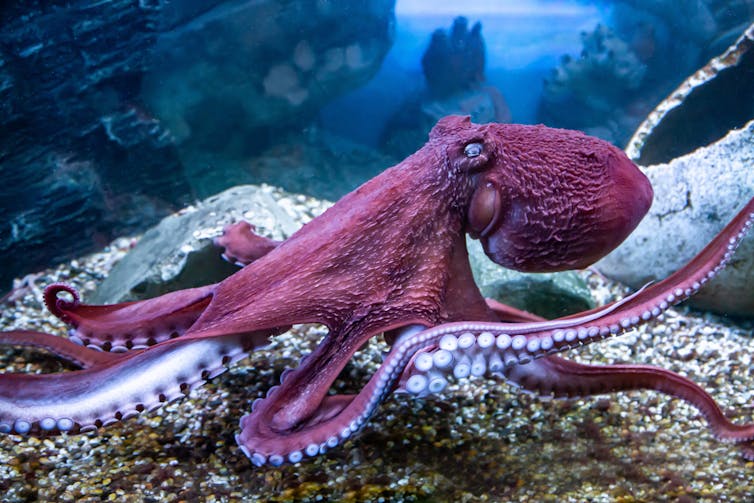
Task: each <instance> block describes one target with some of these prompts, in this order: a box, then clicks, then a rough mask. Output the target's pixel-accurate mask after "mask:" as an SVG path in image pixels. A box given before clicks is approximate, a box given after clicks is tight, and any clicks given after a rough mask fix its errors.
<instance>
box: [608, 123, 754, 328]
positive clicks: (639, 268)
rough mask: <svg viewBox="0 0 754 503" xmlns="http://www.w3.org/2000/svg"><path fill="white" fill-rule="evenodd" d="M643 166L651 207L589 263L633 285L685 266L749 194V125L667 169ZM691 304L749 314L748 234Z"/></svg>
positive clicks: (753, 284) (752, 273)
mask: <svg viewBox="0 0 754 503" xmlns="http://www.w3.org/2000/svg"><path fill="white" fill-rule="evenodd" d="M643 169H644V172H645V173H646V174H647V176H648V177H649V179H650V180H651V182H652V186H653V187H654V190H655V198H654V202H653V204H652V208H651V209H650V210H649V214H648V215H647V216H646V217H645V218H644V220H643V221H642V222H641V224H639V227H638V228H637V229H636V230H635V231H634V232H633V233H632V234H631V236H629V238H628V239H627V240H626V241H625V243H623V244H622V245H621V246H620V247H619V248H618V249H617V250H615V251H614V252H613V253H611V254H610V255H609V256H608V257H606V258H605V259H603V260H602V261H600V262H599V263H598V264H597V267H598V268H599V269H600V271H602V272H603V273H604V274H606V275H608V276H610V277H612V278H615V279H618V280H620V281H622V282H625V283H627V284H629V285H631V286H632V287H635V288H636V287H639V286H641V285H643V284H645V283H646V282H647V281H650V280H658V279H663V278H665V277H667V276H668V275H670V274H671V273H672V272H673V271H675V270H676V269H678V268H680V267H681V266H682V265H684V264H685V263H686V262H688V261H689V260H690V259H691V258H692V257H693V256H694V255H695V254H696V253H698V252H699V251H700V250H701V249H702V248H704V246H705V245H706V244H707V243H709V242H710V241H711V240H712V238H713V237H714V236H715V234H717V233H718V232H719V231H720V230H721V229H722V228H723V227H724V226H725V225H726V224H727V223H728V222H729V221H730V220H731V219H732V218H733V216H734V215H735V214H736V213H737V211H738V210H739V209H740V208H741V207H742V206H743V205H744V204H745V203H746V202H747V201H748V200H749V198H751V197H753V196H754V121H752V122H749V123H748V124H746V126H745V127H743V128H742V129H740V130H734V131H731V132H730V133H728V135H727V136H725V137H724V138H723V139H722V140H720V141H718V142H716V143H713V144H711V145H708V146H706V147H702V148H699V149H697V150H696V151H694V152H692V153H690V154H688V155H685V156H683V157H678V158H676V159H673V160H672V161H671V162H669V163H668V164H658V165H654V166H649V167H646V168H643ZM692 302H693V304H694V305H695V306H697V307H700V308H704V309H710V310H714V311H719V312H723V313H728V314H733V315H740V316H754V236H752V235H751V234H750V235H749V236H747V237H746V238H745V239H744V241H743V243H742V244H741V247H740V248H739V249H738V251H737V252H736V255H735V257H734V258H733V260H732V261H731V262H730V263H729V264H728V267H727V268H726V269H725V270H724V271H723V272H722V273H721V274H720V275H719V276H718V277H717V278H715V279H714V280H713V281H711V282H709V283H708V284H706V285H705V286H704V288H702V290H701V291H700V292H699V293H698V294H697V295H696V296H694V297H693V299H692Z"/></svg>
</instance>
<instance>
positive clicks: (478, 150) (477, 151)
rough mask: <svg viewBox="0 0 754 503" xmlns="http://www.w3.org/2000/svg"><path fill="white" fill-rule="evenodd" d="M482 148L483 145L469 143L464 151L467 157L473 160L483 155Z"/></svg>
mask: <svg viewBox="0 0 754 503" xmlns="http://www.w3.org/2000/svg"><path fill="white" fill-rule="evenodd" d="M482 148H483V147H482V144H481V143H469V144H468V145H466V147H465V148H464V149H463V153H464V154H466V157H468V158H470V159H471V158H472V157H478V156H480V155H482Z"/></svg>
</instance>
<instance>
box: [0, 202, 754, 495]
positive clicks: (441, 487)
mask: <svg viewBox="0 0 754 503" xmlns="http://www.w3.org/2000/svg"><path fill="white" fill-rule="evenodd" d="M299 202H300V201H299ZM294 203H295V201H293V203H291V204H293V205H294V206H295V204H294ZM131 244H132V240H130V239H120V240H117V241H116V242H114V243H113V245H112V246H111V247H110V248H108V249H107V250H105V251H104V252H103V253H98V254H95V255H91V256H88V257H84V258H82V259H80V260H76V261H73V262H71V263H68V264H64V265H61V266H59V267H57V268H55V269H53V270H49V271H44V272H42V273H40V274H39V275H35V276H31V277H28V278H27V281H26V284H24V285H21V288H20V289H19V290H18V292H17V293H16V294H15V295H14V296H12V297H11V299H9V300H6V302H5V303H4V305H3V306H2V316H1V317H0V329H6V330H7V329H12V328H21V327H23V328H32V329H37V330H43V331H47V332H53V333H59V334H64V333H65V330H64V329H63V326H62V325H61V324H60V323H59V322H58V321H57V320H55V319H53V318H52V317H51V316H50V315H48V314H46V313H45V312H44V311H43V308H42V305H41V290H40V289H41V288H43V287H44V285H46V284H49V283H50V282H53V281H66V282H69V283H71V284H73V285H74V286H76V287H77V288H80V289H81V291H82V292H83V297H84V300H86V292H87V291H91V290H92V289H93V288H94V286H95V285H96V284H97V282H98V281H100V280H101V279H102V278H103V277H104V276H105V275H106V274H107V271H108V270H109V268H110V267H112V264H113V263H114V262H115V261H117V260H118V259H119V258H120V257H121V256H122V255H123V254H124V253H125V252H126V251H127V249H128V247H129V246H130V245H131ZM584 274H585V275H586V277H587V278H588V281H589V284H590V287H591V288H592V289H593V291H594V294H595V298H596V299H598V301H599V302H600V303H602V302H606V301H609V300H611V299H612V298H614V296H616V295H622V294H623V293H625V291H624V289H623V288H622V287H620V285H616V284H612V283H610V282H607V281H605V280H603V279H602V278H600V277H599V276H598V275H596V274H592V273H588V272H585V273H584ZM322 335H323V330H322V329H321V328H320V327H316V326H302V327H296V328H295V329H294V330H292V331H291V332H289V333H286V334H284V335H282V336H279V337H277V338H276V339H275V340H274V342H273V344H272V345H271V346H270V347H269V348H268V349H265V350H263V351H258V352H256V353H254V354H252V355H251V356H250V357H249V358H247V359H245V360H242V361H241V362H239V363H238V364H237V365H236V366H235V367H233V368H232V369H230V370H229V371H228V372H226V373H224V374H222V375H220V376H219V377H217V378H215V379H214V380H213V381H211V382H210V383H207V384H206V385H204V386H203V387H201V388H199V389H197V390H195V391H193V392H192V393H191V395H190V396H189V397H187V398H185V399H183V400H180V401H178V402H174V403H171V404H168V405H166V406H164V407H163V408H161V409H158V410H157V411H154V412H148V413H144V414H141V415H140V416H138V417H136V418H132V419H129V420H127V421H125V422H124V423H116V424H114V425H111V426H109V427H107V428H104V429H100V430H99V431H97V432H90V433H88V434H81V435H67V436H66V435H64V436H59V437H50V438H45V439H36V438H24V437H20V436H16V435H6V436H2V437H0V492H1V493H2V494H3V500H4V501H13V502H15V501H33V500H41V501H111V500H112V501H155V502H156V501H202V500H203V501H375V502H379V501H433V502H434V501H468V502H475V501H538V502H539V501H558V502H560V501H574V502H581V501H595V502H601V501H605V502H608V501H610V502H612V501H621V502H632V501H684V502H690V501H747V500H751V499H752V498H754V463H751V462H746V461H745V460H743V458H742V457H741V455H740V453H739V451H738V450H737V449H736V447H735V446H731V445H728V444H723V443H720V442H718V441H716V440H715V439H714V438H713V437H712V435H711V434H710V433H709V431H708V430H707V428H706V426H705V424H704V422H703V420H702V419H701V417H700V415H699V414H698V412H697V411H696V410H695V409H693V408H691V407H689V406H686V405H685V404H684V403H683V402H681V401H678V400H671V399H669V398H667V397H666V396H664V395H660V394H657V393H654V392H633V393H621V394H615V395H606V396H603V397H596V398H590V399H585V400H570V401H560V400H556V401H541V400H539V399H537V398H534V397H531V396H529V395H525V394H522V393H518V392H516V391H515V390H513V389H511V388H510V387H509V386H507V385H506V384H505V383H503V382H501V381H499V380H494V379H489V380H485V379H478V378H477V379H470V380H465V381H463V382H461V383H458V384H456V385H453V386H451V387H449V388H448V389H447V390H446V391H445V392H444V394H443V395H442V396H441V397H435V398H430V399H413V398H410V397H407V396H405V395H393V396H390V397H388V399H387V400H386V402H385V403H384V404H382V406H380V407H379V408H378V411H377V413H376V414H375V416H373V417H372V419H371V421H370V422H369V424H368V425H367V427H366V428H365V429H364V430H363V431H362V432H361V433H360V434H359V435H357V436H356V437H355V439H353V440H351V441H349V442H347V443H345V444H344V445H342V446H339V447H337V448H335V449H334V450H332V451H330V452H328V453H327V454H326V455H324V456H319V457H317V458H314V459H309V460H306V461H305V462H302V463H298V464H296V465H286V466H282V467H279V468H272V467H265V468H256V467H254V466H253V465H252V464H251V463H250V462H249V461H248V460H247V459H246V458H245V457H244V456H243V454H242V453H241V451H240V450H239V449H238V448H237V446H236V444H235V441H234V440H233V435H234V434H235V433H236V432H237V431H238V420H239V419H240V417H241V416H242V415H244V414H245V413H246V412H247V411H248V410H249V404H250V403H251V402H252V401H253V400H254V399H255V398H258V397H261V396H264V394H265V392H266V390H267V389H269V388H270V387H271V386H273V385H275V384H277V383H278V382H279V377H280V374H281V372H282V371H283V370H284V369H285V368H287V367H290V366H294V365H295V364H296V362H297V361H298V360H299V358H300V357H301V356H302V355H304V354H306V353H307V352H309V351H310V350H311V349H312V348H313V346H314V345H315V344H316V342H317V341H318V340H319V338H321V337H322ZM383 350H385V346H384V344H383V343H382V342H381V341H378V340H376V339H375V340H374V341H372V343H371V344H370V345H369V346H368V347H367V348H366V349H365V350H364V351H362V352H361V353H360V354H359V355H357V357H356V358H355V359H354V361H353V362H352V364H351V365H349V366H348V367H347V368H346V370H345V371H344V372H343V374H342V375H341V378H340V379H339V380H338V382H337V383H336V385H335V389H336V391H337V392H339V393H344V392H345V393H349V392H351V393H352V392H357V391H358V390H359V389H360V388H361V386H363V385H364V383H366V381H367V380H368V378H369V376H370V375H371V374H372V373H373V372H374V370H375V369H376V368H377V366H378V365H379V362H380V353H381V351H383ZM753 355H754V339H753V338H752V324H751V322H738V323H736V322H734V321H731V320H727V319H725V318H722V317H718V316H713V315H709V314H702V313H697V312H689V311H686V310H685V309H684V308H679V309H677V310H671V311H669V312H668V313H666V314H665V315H663V316H662V317H661V318H660V319H659V320H656V321H654V322H653V323H651V324H650V325H648V326H645V327H642V328H641V329H639V330H637V331H634V332H632V333H630V334H627V335H624V336H621V337H618V338H615V339H612V340H608V341H602V342H601V343H598V344H593V345H591V346H588V347H583V348H580V349H578V350H571V351H570V352H569V353H567V354H566V356H568V357H573V358H575V359H577V360H579V361H583V362H595V363H602V362H605V363H610V362H635V363H649V364H654V365H658V366H661V367H664V368H668V369H671V370H674V371H677V372H679V373H681V374H683V375H685V376H688V377H691V378H692V379H693V380H695V381H696V382H697V383H700V384H701V385H702V386H704V387H705V388H706V389H707V390H708V391H710V392H711V393H712V394H713V395H714V397H715V398H716V399H717V400H718V401H719V402H720V404H721V406H722V407H723V409H724V410H725V411H726V413H727V414H728V415H729V417H732V418H734V419H735V420H736V421H737V422H744V421H752V420H754V393H752V387H753V386H754V368H752V356H753ZM0 365H1V366H2V368H3V369H5V371H6V372H10V371H23V372H37V371H42V372H54V371H61V370H70V369H72V367H70V366H68V365H66V364H62V363H60V362H59V361H57V360H55V359H53V358H50V357H48V356H46V355H44V354H41V353H39V352H33V351H29V350H14V349H11V348H2V352H1V353H0Z"/></svg>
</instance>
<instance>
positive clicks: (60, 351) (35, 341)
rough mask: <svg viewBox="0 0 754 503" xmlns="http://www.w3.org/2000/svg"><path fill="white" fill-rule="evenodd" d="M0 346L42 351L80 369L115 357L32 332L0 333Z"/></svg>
mask: <svg viewBox="0 0 754 503" xmlns="http://www.w3.org/2000/svg"><path fill="white" fill-rule="evenodd" d="M0 344H3V345H7V346H20V347H31V348H34V349H42V350H45V351H49V352H50V353H52V354H54V355H55V356H58V357H60V358H62V359H64V360H66V361H69V362H71V363H73V364H74V365H77V366H79V367H81V368H88V367H92V366H94V365H101V364H103V363H106V362H109V361H111V360H112V359H114V358H117V356H116V355H115V354H113V353H103V352H101V351H97V350H94V349H90V348H85V347H82V346H80V345H78V344H76V343H74V342H72V341H71V340H70V339H65V338H63V337H58V336H56V335H51V334H46V333H44V332H36V331H33V330H15V331H12V332H0Z"/></svg>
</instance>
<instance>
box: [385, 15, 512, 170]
mask: <svg viewBox="0 0 754 503" xmlns="http://www.w3.org/2000/svg"><path fill="white" fill-rule="evenodd" d="M421 64H422V71H423V73H424V83H425V87H424V88H423V89H422V90H421V91H420V92H418V93H416V94H415V95H413V96H409V97H408V98H407V99H406V100H405V101H404V103H403V104H402V105H401V107H400V109H399V111H398V112H397V113H396V114H395V115H394V116H393V117H391V118H390V120H389V121H388V124H387V125H386V126H385V128H384V130H383V133H382V138H381V143H382V146H383V150H385V151H386V152H389V153H390V154H391V155H393V156H395V157H398V158H401V159H402V158H404V157H407V156H409V155H411V154H413V153H414V152H415V151H416V150H418V149H419V148H420V147H421V146H422V145H423V144H424V142H425V141H426V140H427V134H428V133H429V131H430V129H432V127H433V126H434V125H435V124H436V123H437V121H438V120H440V119H441V118H443V117H446V116H448V115H469V116H471V120H472V121H474V122H475V123H477V124H484V123H487V122H503V123H504V122H510V121H511V112H510V108H509V107H508V103H507V102H506V101H505V98H504V97H503V95H502V93H501V92H500V90H499V89H497V88H496V87H494V86H490V85H488V84H487V83H486V79H485V76H484V67H485V43H484V39H483V38H482V24H481V23H480V22H476V23H474V26H473V27H472V28H471V30H469V28H468V21H467V19H466V18H464V17H457V18H456V19H455V20H454V21H453V25H452V26H451V28H450V29H449V30H444V29H442V28H439V29H437V30H435V31H434V33H432V37H431V39H430V41H429V45H428V47H427V49H426V51H425V52H424V55H423V56H422V60H421Z"/></svg>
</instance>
